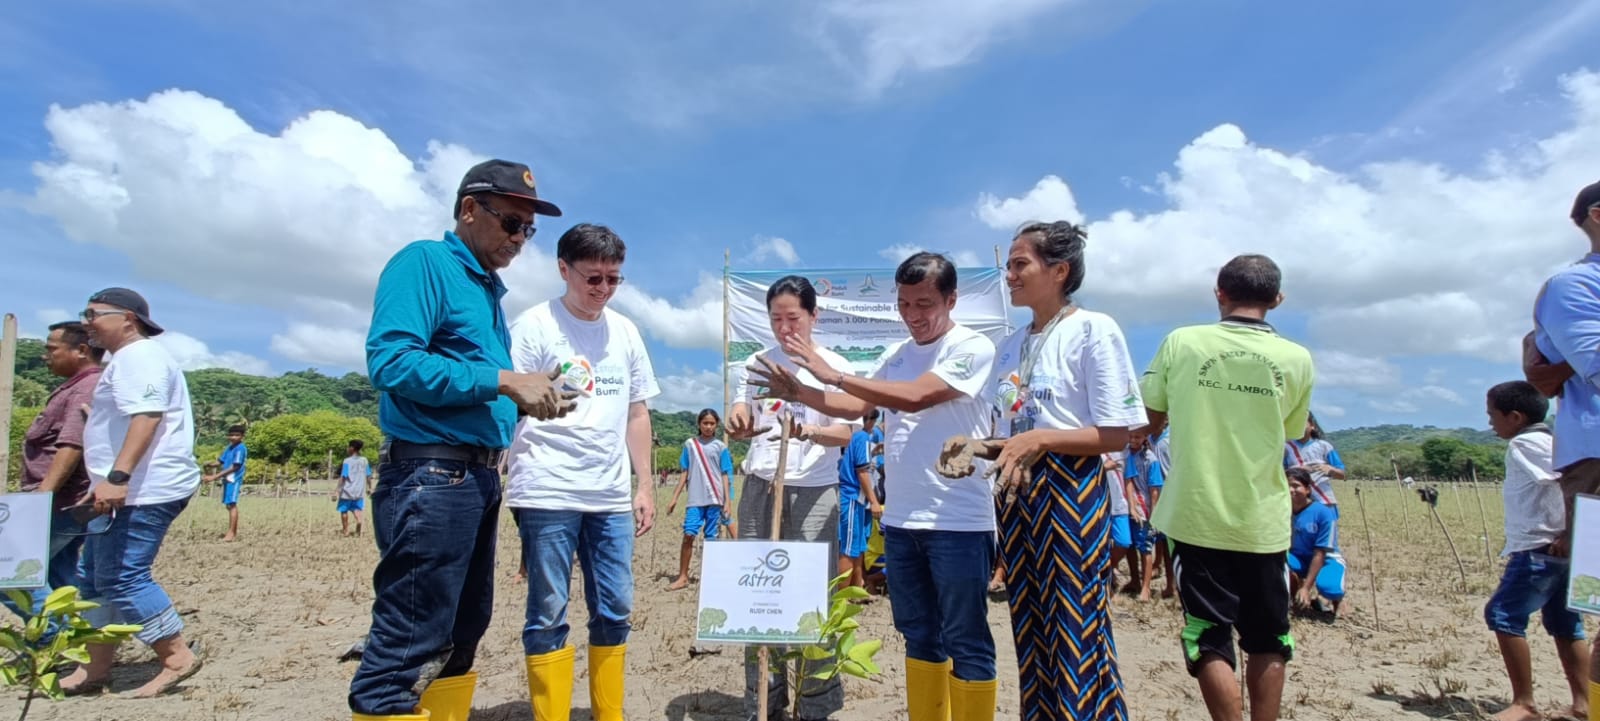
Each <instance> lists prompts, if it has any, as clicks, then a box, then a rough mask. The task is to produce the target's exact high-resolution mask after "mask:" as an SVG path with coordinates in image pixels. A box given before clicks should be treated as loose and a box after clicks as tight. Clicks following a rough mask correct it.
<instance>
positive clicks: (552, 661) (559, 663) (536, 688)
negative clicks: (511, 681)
mask: <svg viewBox="0 0 1600 721" xmlns="http://www.w3.org/2000/svg"><path fill="white" fill-rule="evenodd" d="M573 658H574V656H573V650H572V647H571V646H567V647H566V648H562V649H557V650H555V651H551V652H550V653H544V654H539V655H538V656H529V657H528V658H527V662H528V703H529V704H531V705H532V706H533V719H534V721H568V720H569V718H570V717H571V716H572V664H573Z"/></svg>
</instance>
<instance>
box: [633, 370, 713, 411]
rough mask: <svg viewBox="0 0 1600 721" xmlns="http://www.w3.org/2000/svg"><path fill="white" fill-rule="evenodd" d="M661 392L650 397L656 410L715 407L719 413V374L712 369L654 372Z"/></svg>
mask: <svg viewBox="0 0 1600 721" xmlns="http://www.w3.org/2000/svg"><path fill="white" fill-rule="evenodd" d="M656 383H657V384H658V385H660V386H661V395H658V396H656V397H655V398H654V399H653V400H651V401H650V405H651V407H652V408H655V409H657V410H662V411H667V412H673V411H698V410H700V409H702V408H715V409H718V411H717V412H718V413H721V412H722V411H721V410H720V409H721V408H722V374H721V373H720V372H718V371H715V370H695V369H690V368H681V369H677V370H676V371H675V372H673V373H672V374H671V375H658V376H657V377H656Z"/></svg>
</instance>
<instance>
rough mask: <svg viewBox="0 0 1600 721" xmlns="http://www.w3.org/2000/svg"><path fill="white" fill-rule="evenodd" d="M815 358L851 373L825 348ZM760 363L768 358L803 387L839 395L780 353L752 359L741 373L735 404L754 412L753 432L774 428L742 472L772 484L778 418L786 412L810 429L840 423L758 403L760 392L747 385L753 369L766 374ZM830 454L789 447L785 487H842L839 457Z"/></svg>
mask: <svg viewBox="0 0 1600 721" xmlns="http://www.w3.org/2000/svg"><path fill="white" fill-rule="evenodd" d="M816 352H817V355H818V356H820V357H821V358H822V360H824V361H826V362H827V364H828V365H829V366H832V367H834V368H848V367H850V363H849V361H846V360H845V359H844V358H843V357H841V356H840V355H839V354H837V353H834V352H833V351H831V350H828V349H827V348H823V347H821V346H818V347H817V348H816ZM758 358H766V359H767V361H768V362H770V363H772V364H773V365H776V366H779V367H781V368H783V369H784V370H787V371H789V372H790V373H793V374H794V375H795V377H796V378H797V379H799V381H800V383H801V384H802V385H805V386H809V387H811V388H817V389H820V390H822V391H825V392H827V391H837V390H838V389H837V388H835V387H833V386H830V385H828V384H826V383H823V382H822V381H820V380H818V379H817V377H816V376H813V375H811V372H810V371H807V370H806V369H804V368H801V367H799V366H797V365H795V362H794V361H792V360H790V359H789V356H788V355H787V354H785V353H784V352H783V351H782V350H778V349H771V348H769V349H766V350H763V351H761V352H760V353H757V354H755V355H753V356H751V357H750V360H749V361H747V362H746V363H745V364H744V365H743V366H741V367H740V368H739V373H738V377H737V378H735V379H734V403H744V404H746V405H748V406H750V420H751V423H752V424H753V427H755V428H761V427H763V426H771V427H772V428H773V429H774V430H773V431H772V432H771V433H768V434H766V435H763V436H761V437H759V438H753V439H751V440H750V451H749V452H748V453H746V454H745V458H744V471H745V473H746V474H748V475H751V476H755V477H757V478H761V479H764V480H769V481H770V480H772V477H773V476H774V475H776V474H777V472H778V447H779V445H781V440H780V439H781V438H782V436H781V435H780V432H779V431H778V430H777V428H778V416H779V415H780V414H782V413H783V411H784V410H785V409H787V410H789V411H790V412H792V413H793V414H794V418H795V421H797V422H799V423H803V424H805V425H811V426H831V425H833V424H835V423H837V422H838V421H837V420H835V419H833V418H831V417H829V416H826V415H823V414H822V413H820V412H818V411H817V410H816V409H814V408H811V407H809V406H806V405H805V404H804V403H789V402H785V401H777V400H772V399H760V398H756V397H755V396H756V395H758V393H759V389H758V388H756V387H755V386H753V385H750V383H749V382H748V381H749V380H750V377H751V376H750V371H751V369H753V368H763V367H764V366H762V365H761V361H760V360H757V359H758ZM829 450H830V449H829V448H828V447H827V446H823V445H821V444H818V443H816V442H813V441H794V440H791V441H789V455H788V457H787V458H786V459H785V460H786V463H785V466H786V467H785V470H784V472H783V485H785V486H793V487H795V488H823V487H826V486H832V485H837V484H838V483H839V469H838V459H839V457H838V451H837V450H834V453H833V454H829V452H828V451H829Z"/></svg>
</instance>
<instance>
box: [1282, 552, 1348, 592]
mask: <svg viewBox="0 0 1600 721" xmlns="http://www.w3.org/2000/svg"><path fill="white" fill-rule="evenodd" d="M1285 555H1286V556H1287V557H1288V561H1289V570H1290V571H1291V572H1293V573H1294V574H1295V575H1303V574H1304V573H1305V572H1306V568H1308V567H1309V566H1310V565H1311V559H1310V558H1301V557H1299V556H1296V555H1294V554H1293V553H1289V554H1285ZM1317 593H1319V594H1321V595H1322V597H1323V598H1326V599H1328V600H1329V601H1333V602H1334V603H1338V602H1339V600H1340V599H1343V598H1344V556H1341V555H1339V554H1338V553H1337V552H1335V553H1325V554H1324V555H1323V557H1322V570H1321V571H1318V572H1317Z"/></svg>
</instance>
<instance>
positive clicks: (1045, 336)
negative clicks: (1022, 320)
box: [1017, 303, 1077, 388]
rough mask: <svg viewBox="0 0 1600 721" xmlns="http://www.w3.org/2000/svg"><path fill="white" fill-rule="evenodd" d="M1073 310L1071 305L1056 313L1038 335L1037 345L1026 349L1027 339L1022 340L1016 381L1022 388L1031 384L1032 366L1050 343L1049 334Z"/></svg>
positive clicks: (1075, 308)
mask: <svg viewBox="0 0 1600 721" xmlns="http://www.w3.org/2000/svg"><path fill="white" fill-rule="evenodd" d="M1075 310H1077V307H1076V306H1073V305H1072V304H1071V303H1068V304H1067V305H1066V306H1064V307H1062V309H1061V310H1060V311H1058V312H1057V313H1056V316H1055V317H1054V318H1051V319H1050V322H1049V323H1046V324H1045V326H1044V330H1043V331H1041V332H1040V333H1039V342H1038V344H1036V345H1034V346H1033V347H1032V348H1029V347H1028V339H1027V338H1026V337H1024V338H1023V339H1022V367H1021V368H1020V369H1019V370H1018V371H1017V381H1018V383H1019V384H1020V385H1021V386H1022V387H1023V388H1027V387H1028V386H1030V385H1032V384H1033V366H1034V365H1035V364H1036V363H1038V361H1039V354H1040V353H1041V352H1043V351H1044V346H1045V344H1046V343H1048V342H1050V334H1051V332H1053V331H1055V329H1056V326H1057V325H1060V324H1061V321H1062V319H1064V318H1066V317H1067V316H1069V315H1072V312H1073V311H1075Z"/></svg>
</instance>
